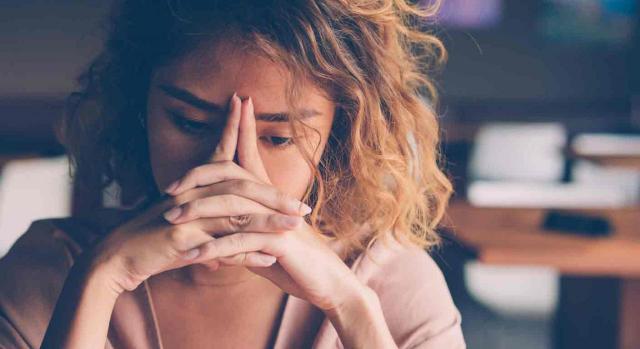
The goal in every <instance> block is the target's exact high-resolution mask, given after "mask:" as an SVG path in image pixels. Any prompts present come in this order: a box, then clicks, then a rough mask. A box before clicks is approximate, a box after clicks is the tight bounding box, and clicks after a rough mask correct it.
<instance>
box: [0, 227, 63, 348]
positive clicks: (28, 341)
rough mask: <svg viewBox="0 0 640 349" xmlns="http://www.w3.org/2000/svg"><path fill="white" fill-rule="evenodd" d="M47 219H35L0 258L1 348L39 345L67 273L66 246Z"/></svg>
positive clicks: (34, 346) (35, 346)
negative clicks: (0, 280) (1, 279)
mask: <svg viewBox="0 0 640 349" xmlns="http://www.w3.org/2000/svg"><path fill="white" fill-rule="evenodd" d="M56 234H61V232H60V231H56V229H55V227H54V226H53V225H52V224H51V223H50V222H49V221H48V220H38V221H34V222H33V223H32V224H31V225H30V226H29V228H28V229H27V231H26V232H25V233H24V234H23V235H22V236H21V237H20V238H19V239H18V240H17V241H16V242H15V243H14V244H13V246H12V247H11V249H10V250H9V252H7V254H6V255H5V256H4V257H2V258H1V259H0V275H2V277H3V281H2V282H0V348H12V349H13V348H18V349H20V348H39V347H40V344H41V342H42V339H43V338H44V333H45V331H46V329H47V326H48V323H49V320H50V317H51V315H52V313H53V308H54V306H55V303H56V300H57V298H58V295H59V293H60V291H61V290H62V285H63V283H64V279H65V278H66V274H67V272H68V270H69V268H70V266H71V259H70V258H71V257H70V254H69V250H68V248H67V246H66V245H65V243H64V242H63V240H61V239H59V238H56Z"/></svg>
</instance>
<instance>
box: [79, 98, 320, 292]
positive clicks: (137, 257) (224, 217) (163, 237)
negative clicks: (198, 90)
mask: <svg viewBox="0 0 640 349" xmlns="http://www.w3.org/2000/svg"><path fill="white" fill-rule="evenodd" d="M240 108H241V101H240V99H239V98H238V97H237V96H235V95H234V97H233V98H232V100H231V102H230V112H229V118H228V121H227V125H226V126H225V131H224V136H223V139H222V140H221V141H220V143H219V145H218V147H217V149H216V151H215V153H214V155H213V158H212V160H213V163H211V164H206V165H203V166H200V167H197V168H195V169H193V170H192V171H190V172H189V173H188V174H187V176H186V177H185V181H183V182H182V184H185V185H189V186H197V185H200V184H201V183H200V182H199V181H200V178H201V176H200V175H201V174H202V173H206V174H207V184H211V185H207V186H206V187H202V188H194V189H193V190H189V191H186V192H184V193H182V194H179V195H173V196H169V197H168V198H167V199H164V200H162V201H161V202H159V203H156V204H155V205H153V206H152V207H150V208H149V209H147V210H145V211H144V212H142V213H141V214H140V215H138V216H136V217H135V218H133V219H132V220H130V221H128V222H126V223H125V224H123V225H121V226H119V227H117V228H116V229H114V230H113V231H111V232H110V233H109V234H108V235H107V236H106V237H105V239H104V240H103V241H101V242H100V243H99V244H98V245H97V246H96V247H95V248H94V249H93V250H92V251H91V252H90V253H91V255H92V258H91V264H92V265H93V266H95V267H96V269H99V270H101V271H102V270H106V272H107V274H108V276H107V279H108V280H110V283H111V285H112V287H113V289H114V290H115V291H116V292H117V293H120V292H122V291H124V290H133V289H135V288H136V287H137V286H138V285H139V284H140V283H141V282H142V281H144V280H145V279H147V278H148V277H150V276H151V275H154V274H157V273H160V272H163V271H166V270H170V269H175V268H180V267H183V266H186V265H189V264H193V263H198V262H201V261H202V260H201V259H200V260H196V259H195V258H196V257H197V256H196V255H194V253H193V250H192V249H193V248H194V247H197V246H200V245H202V244H204V243H207V242H211V241H214V240H215V236H220V235H224V234H228V233H231V232H234V231H239V230H240V229H251V230H256V231H268V232H281V231H284V230H287V229H291V228H293V227H296V226H297V225H298V224H300V223H301V222H302V221H303V219H302V218H301V217H300V216H301V215H304V214H305V212H307V211H309V210H310V208H308V209H306V210H305V206H306V205H304V204H303V203H301V202H299V201H298V200H296V199H293V198H289V197H286V196H285V195H282V194H281V193H280V192H278V191H277V190H275V188H273V187H272V186H269V185H266V184H264V183H262V182H261V181H259V180H258V179H257V178H256V177H255V176H254V175H253V174H252V173H250V172H249V171H247V170H245V169H243V168H241V167H240V166H238V165H237V164H235V163H233V161H231V160H232V159H233V154H234V153H235V145H234V143H235V142H236V139H237V133H238V123H239V119H240ZM192 180H193V181H194V182H192ZM187 203H188V204H187ZM185 204H186V205H185ZM172 207H174V209H173V210H170V211H169V213H167V210H168V209H169V208H172ZM176 207H181V208H182V209H178V210H176V209H175V208H176ZM176 211H181V212H176ZM201 211H203V212H204V211H206V212H207V215H206V216H204V215H203V216H202V217H201V216H200V212H201ZM162 213H166V214H165V216H170V217H169V218H172V217H171V215H173V216H174V217H173V222H174V223H176V222H177V223H179V222H183V223H180V224H169V223H168V222H167V221H166V220H165V219H164V218H163V217H162ZM176 213H181V215H180V216H179V217H175V216H176ZM186 220H188V222H185V221H186ZM274 262H275V257H273V256H270V255H267V254H264V253H262V252H259V251H255V252H251V253H248V254H246V256H245V258H244V264H245V265H247V266H251V267H265V266H269V265H271V264H273V263H274ZM208 263H209V264H211V263H213V265H214V266H215V265H216V263H218V262H217V261H216V260H215V259H214V260H212V259H209V260H208Z"/></svg>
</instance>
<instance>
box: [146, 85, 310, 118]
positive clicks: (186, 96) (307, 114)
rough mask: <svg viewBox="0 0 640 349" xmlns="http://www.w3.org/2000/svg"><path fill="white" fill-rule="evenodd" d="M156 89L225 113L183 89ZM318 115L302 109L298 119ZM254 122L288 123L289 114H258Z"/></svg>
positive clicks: (172, 87) (167, 87)
mask: <svg viewBox="0 0 640 349" xmlns="http://www.w3.org/2000/svg"><path fill="white" fill-rule="evenodd" d="M158 88H159V89H160V90H161V91H162V92H164V93H165V94H166V95H168V96H170V97H172V98H175V99H178V100H180V101H182V102H184V103H187V104H190V105H191V106H193V107H195V108H198V109H200V110H202V111H205V112H214V113H226V112H227V108H226V107H224V106H222V105H220V104H217V103H214V102H211V101H207V100H205V99H202V98H200V97H198V96H196V95H195V94H193V93H191V92H189V91H188V90H186V89H184V88H180V87H178V86H174V85H167V84H160V85H158ZM320 114H321V113H320V112H319V111H317V110H315V109H302V110H301V113H300V118H301V119H307V118H310V117H313V116H316V115H320ZM256 120H258V121H266V122H288V121H289V113H286V112H279V113H260V114H256Z"/></svg>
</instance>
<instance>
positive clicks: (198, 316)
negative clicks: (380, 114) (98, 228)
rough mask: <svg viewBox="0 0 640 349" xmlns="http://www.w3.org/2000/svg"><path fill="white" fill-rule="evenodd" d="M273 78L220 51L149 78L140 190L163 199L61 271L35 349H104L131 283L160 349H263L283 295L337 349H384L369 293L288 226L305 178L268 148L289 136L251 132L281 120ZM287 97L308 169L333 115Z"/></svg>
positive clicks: (326, 105)
mask: <svg viewBox="0 0 640 349" xmlns="http://www.w3.org/2000/svg"><path fill="white" fill-rule="evenodd" d="M286 78H287V74H286V70H284V69H282V68H281V67H280V66H278V65H277V64H275V63H273V62H271V61H269V60H266V59H264V58H262V57H260V56H258V55H253V54H250V53H248V52H246V51H241V50H235V49H233V45H231V43H230V42H222V43H220V44H219V45H215V46H208V47H206V46H205V47H202V48H200V49H198V50H197V51H194V52H192V54H190V55H188V56H186V57H184V58H182V59H180V60H178V61H176V62H173V63H172V64H169V65H167V66H164V67H159V68H158V69H157V70H156V71H155V72H154V74H153V77H152V81H151V84H150V90H149V94H148V104H147V127H148V139H149V149H150V157H151V164H152V169H153V175H154V180H155V181H156V184H157V186H158V187H159V188H166V192H167V196H168V197H167V198H166V199H164V200H162V201H161V202H159V203H157V204H155V205H153V206H152V207H151V208H149V209H148V210H146V211H145V212H143V213H141V214H140V215H139V216H137V217H135V218H134V219H132V220H131V221H128V222H126V223H125V224H123V225H122V226H120V227H118V228H116V229H114V230H113V231H112V232H111V233H110V234H109V235H108V236H107V237H106V238H105V239H104V240H102V241H101V242H100V244H98V245H97V246H96V247H95V248H94V249H92V250H90V251H89V252H88V253H85V254H83V256H81V258H80V260H79V261H78V262H76V263H75V264H74V266H73V267H72V270H71V271H70V276H69V278H68V279H67V281H65V285H64V287H63V290H62V292H61V296H60V298H59V300H58V303H57V304H56V307H55V310H54V314H53V317H52V320H51V322H50V325H49V328H48V329H47V333H46V335H45V340H44V343H43V347H44V348H49V347H51V348H58V347H65V348H88V347H102V346H104V343H105V339H106V335H107V330H108V325H109V319H110V315H111V311H112V310H113V306H114V304H115V301H116V299H117V298H118V296H119V295H120V294H121V293H122V292H124V291H127V290H133V289H135V288H136V287H138V286H139V285H140V283H142V282H143V281H144V280H148V281H149V282H150V284H153V285H154V286H156V287H154V292H157V294H156V296H157V297H156V299H158V303H159V304H160V306H159V310H160V311H159V317H160V318H161V319H160V323H161V328H163V329H166V331H163V334H164V335H165V336H166V337H164V338H163V340H164V341H166V342H167V343H166V345H168V347H172V345H178V346H180V347H185V348H187V347H201V346H202V343H206V342H207V341H208V340H215V341H216V344H219V345H221V346H222V347H232V346H234V345H235V346H237V345H239V344H240V343H243V345H247V343H251V344H252V345H251V347H264V346H265V345H266V344H267V339H268V337H269V335H270V333H271V331H272V330H273V328H272V327H271V324H272V323H273V322H274V321H275V319H276V314H277V309H278V307H279V306H280V304H281V300H282V295H283V292H286V293H288V294H291V295H294V296H296V297H299V298H302V299H305V300H307V301H308V302H310V303H311V304H313V305H315V306H316V307H318V308H319V309H321V310H322V311H324V312H325V314H326V315H327V317H328V319H329V320H330V321H331V322H332V324H333V325H334V327H335V328H336V330H337V331H338V335H339V336H340V339H341V341H342V343H343V344H344V345H345V347H348V348H351V347H358V348H361V347H371V348H373V347H384V348H392V347H395V344H394V342H393V339H392V337H391V335H390V332H389V329H388V327H387V325H386V323H385V320H384V316H383V314H382V309H381V307H380V304H379V301H378V298H377V296H376V294H375V293H374V292H373V291H372V290H371V289H370V288H368V287H367V286H366V285H364V284H362V283H361V282H360V281H359V280H358V279H357V278H356V277H355V275H354V274H353V273H352V272H351V270H350V269H349V268H348V267H347V266H346V265H345V264H344V262H343V261H342V260H341V259H340V258H339V257H338V255H337V254H336V253H335V251H334V250H333V249H332V248H331V247H330V246H329V245H328V244H327V241H326V239H324V238H322V237H321V235H320V234H318V233H317V232H315V231H313V229H312V228H311V227H310V226H309V225H308V224H307V223H306V222H305V221H304V220H303V219H302V218H301V216H303V215H305V214H307V213H308V209H306V208H305V205H304V204H303V203H301V202H300V201H299V199H301V198H302V196H303V194H304V192H305V190H306V188H307V186H308V185H309V183H310V180H311V170H310V168H309V166H308V164H307V163H306V162H305V161H304V158H303V157H302V154H301V153H300V152H299V151H298V150H297V148H296V147H295V146H293V145H291V146H286V147H276V146H274V143H281V141H282V138H277V139H274V138H273V137H284V138H286V137H290V136H291V133H290V130H289V126H288V124H287V123H283V122H272V121H265V120H264V119H265V117H266V116H267V115H269V114H275V113H287V112H290V111H288V110H287V104H286V103H285V85H284V82H285V81H286ZM167 86H170V87H171V88H167ZM176 87H177V88H179V90H176ZM177 92H179V93H177ZM185 92H188V94H186V93H185ZM301 92H302V93H301V96H302V101H304V103H303V105H302V107H303V108H305V109H306V110H307V111H308V113H307V114H309V115H313V116H309V117H308V118H306V119H305V120H304V123H305V124H306V125H308V126H309V127H312V128H313V129H315V130H316V131H317V133H316V132H309V133H306V135H307V136H306V137H302V138H300V139H297V138H296V140H295V141H296V142H298V144H300V145H301V146H302V147H307V148H304V149H307V150H310V151H311V153H314V154H315V157H314V159H313V161H314V162H315V163H316V164H317V163H318V161H319V160H320V155H321V154H322V150H323V149H324V147H325V145H326V142H327V139H328V136H329V132H330V129H331V124H332V122H333V117H334V109H335V105H334V104H333V103H332V102H331V101H330V100H329V99H327V98H326V97H325V96H324V94H322V93H321V91H319V90H318V89H316V88H314V87H313V85H312V84H306V85H305V87H304V88H303V90H302V91H301ZM185 96H190V97H189V98H185ZM194 96H196V97H198V98H199V99H200V100H206V101H208V102H210V103H209V104H215V105H217V106H218V108H209V109H208V111H205V110H203V109H202V108H198V107H197V105H200V106H202V104H203V103H190V102H189V101H191V102H193V101H194V98H192V97H194ZM238 96H240V97H242V98H240V97H238ZM175 110H179V111H180V112H181V113H182V117H188V118H189V119H190V120H191V121H190V123H186V124H189V125H191V126H193V125H194V124H193V122H194V121H197V122H201V123H206V124H209V125H210V127H207V128H204V130H205V131H202V132H201V133H198V134H195V133H191V132H187V131H186V130H187V129H189V130H193V128H184V127H179V125H185V123H184V120H182V119H176V117H175ZM311 110H313V111H314V112H310V111H311ZM172 111H173V112H172ZM176 120H181V121H180V122H176ZM313 150H318V151H315V152H313ZM238 217H241V219H238ZM171 273H173V274H175V275H180V276H181V277H180V278H169V277H168V275H169V274H171ZM255 276H258V277H255ZM202 285H207V289H206V290H204V289H203V288H202V287H203V286H202ZM248 295H250V297H249V296H248ZM247 299H251V302H247ZM181 302H182V303H181ZM199 309H200V310H202V309H206V310H207V311H206V312H203V311H198V310H199ZM163 314H164V315H165V316H163ZM212 314H213V315H212ZM207 316H208V317H207ZM220 318H224V319H225V321H222V322H221V321H217V320H219V319H220ZM162 319H164V320H165V321H164V322H163V321H162ZM171 319H173V320H171ZM176 319H178V320H176ZM163 324H164V327H163ZM207 335H209V337H207ZM247 341H249V342H247Z"/></svg>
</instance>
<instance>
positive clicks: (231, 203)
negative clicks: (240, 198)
mask: <svg viewBox="0 0 640 349" xmlns="http://www.w3.org/2000/svg"><path fill="white" fill-rule="evenodd" d="M219 199H220V205H222V206H223V207H225V208H226V209H227V210H230V211H231V210H233V209H234V208H235V207H236V200H235V195H231V194H225V195H220V197H219Z"/></svg>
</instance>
